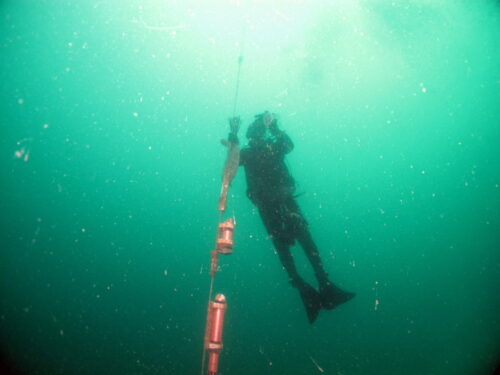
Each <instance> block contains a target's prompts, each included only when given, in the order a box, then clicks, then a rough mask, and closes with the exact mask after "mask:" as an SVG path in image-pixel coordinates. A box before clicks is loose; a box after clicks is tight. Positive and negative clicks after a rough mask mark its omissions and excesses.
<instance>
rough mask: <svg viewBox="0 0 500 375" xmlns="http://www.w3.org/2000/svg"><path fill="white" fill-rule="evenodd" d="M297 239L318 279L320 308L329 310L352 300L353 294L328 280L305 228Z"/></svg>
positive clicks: (316, 249) (314, 245)
mask: <svg viewBox="0 0 500 375" xmlns="http://www.w3.org/2000/svg"><path fill="white" fill-rule="evenodd" d="M297 239H298V241H299V243H300V245H301V246H302V248H303V249H304V252H305V254H306V256H307V258H308V259H309V262H311V266H312V267H313V269H314V273H315V275H316V278H317V279H318V284H319V293H320V298H321V305H322V307H323V308H325V309H328V310H331V309H333V308H335V307H336V306H338V305H340V304H342V303H345V302H347V301H349V300H350V299H351V298H353V297H354V296H355V294H354V293H350V292H346V291H343V290H342V289H340V288H339V287H338V286H336V285H335V284H334V283H333V282H332V281H330V280H329V279H328V274H327V273H326V271H325V269H324V267H323V264H322V263H321V258H320V256H319V252H318V248H317V247H316V244H315V243H314V241H313V239H312V237H311V234H310V232H309V230H308V229H307V226H306V227H304V228H303V230H302V231H301V232H300V235H299V237H298V238H297Z"/></svg>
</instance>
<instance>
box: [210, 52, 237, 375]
mask: <svg viewBox="0 0 500 375" xmlns="http://www.w3.org/2000/svg"><path fill="white" fill-rule="evenodd" d="M242 63H243V43H242V44H241V50H240V55H239V56H238V73H237V76H236V90H235V93H234V102H233V120H235V119H236V117H235V113H236V107H237V105H238V94H239V89H240V75H241V65H242ZM237 125H238V126H239V118H238V124H237ZM232 129H233V128H232ZM223 144H224V145H225V146H227V148H228V152H227V156H226V161H225V163H224V168H223V172H222V187H221V192H220V195H219V205H218V210H219V224H218V226H217V234H216V240H215V249H214V250H212V251H211V252H210V289H209V292H208V308H207V322H206V326H205V339H204V345H203V355H202V358H201V375H205V364H206V362H207V361H206V357H207V353H208V355H209V357H208V375H217V371H218V368H219V357H220V354H221V352H222V347H223V344H222V331H223V328H224V315H225V312H226V309H227V302H226V297H225V296H224V295H223V294H220V293H219V294H217V295H216V296H215V299H214V300H213V301H212V292H213V288H214V282H215V275H216V273H217V270H218V263H219V254H225V255H227V254H231V253H232V252H233V246H234V240H233V234H234V228H235V226H236V220H235V219H234V217H233V218H229V219H227V220H225V221H223V215H224V212H225V211H226V204H227V193H228V190H229V185H230V183H231V181H232V180H233V178H234V176H236V171H237V170H238V166H239V158H240V149H239V145H238V142H237V140H231V137H229V139H228V140H227V141H223Z"/></svg>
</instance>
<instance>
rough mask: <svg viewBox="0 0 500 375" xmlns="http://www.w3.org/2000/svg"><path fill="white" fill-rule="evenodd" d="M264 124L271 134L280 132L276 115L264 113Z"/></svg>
mask: <svg viewBox="0 0 500 375" xmlns="http://www.w3.org/2000/svg"><path fill="white" fill-rule="evenodd" d="M262 122H263V123H264V126H265V127H266V129H269V131H270V132H271V134H276V132H278V130H279V129H278V119H277V118H276V115H275V114H274V113H271V112H268V111H266V112H264V114H263V116H262Z"/></svg>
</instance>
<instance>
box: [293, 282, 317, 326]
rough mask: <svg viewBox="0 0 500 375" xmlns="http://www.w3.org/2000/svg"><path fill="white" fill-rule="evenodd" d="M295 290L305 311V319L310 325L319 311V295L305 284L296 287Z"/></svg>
mask: <svg viewBox="0 0 500 375" xmlns="http://www.w3.org/2000/svg"><path fill="white" fill-rule="evenodd" d="M297 289H298V290H299V293H300V298H302V303H303V304H304V307H305V309H306V313H307V319H309V323H311V324H312V323H314V321H315V320H316V318H317V317H318V314H319V311H320V310H321V299H320V294H319V293H318V292H317V291H316V289H314V288H313V287H312V286H311V285H309V284H308V283H306V282H303V283H301V284H300V285H298V286H297Z"/></svg>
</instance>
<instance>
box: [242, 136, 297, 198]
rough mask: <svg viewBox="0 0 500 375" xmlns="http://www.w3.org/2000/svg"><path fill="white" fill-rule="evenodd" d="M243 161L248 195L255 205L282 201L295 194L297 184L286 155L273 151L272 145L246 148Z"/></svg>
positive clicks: (243, 151)
mask: <svg viewBox="0 0 500 375" xmlns="http://www.w3.org/2000/svg"><path fill="white" fill-rule="evenodd" d="M241 160H242V164H243V166H244V167H245V173H246V180H247V194H248V196H249V198H250V199H251V200H252V201H253V202H254V203H256V204H258V203H264V202H271V201H275V200H280V199H282V198H284V197H288V196H290V195H291V194H293V192H294V187H295V183H294V180H293V177H292V176H291V175H290V172H289V171H288V168H287V166H286V164H285V160H284V154H283V153H278V152H275V151H273V148H272V144H271V143H266V144H263V145H259V146H252V147H246V148H244V149H243V150H241Z"/></svg>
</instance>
